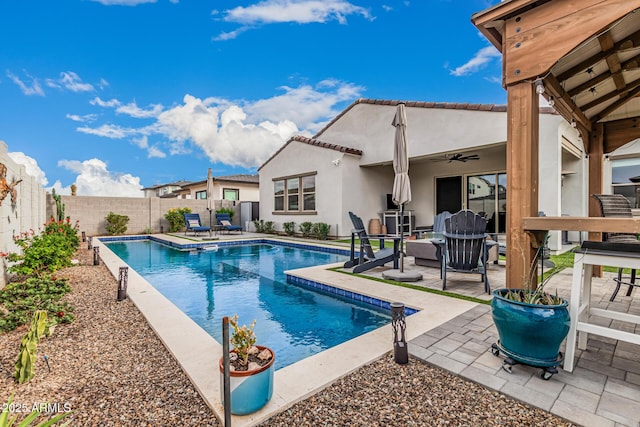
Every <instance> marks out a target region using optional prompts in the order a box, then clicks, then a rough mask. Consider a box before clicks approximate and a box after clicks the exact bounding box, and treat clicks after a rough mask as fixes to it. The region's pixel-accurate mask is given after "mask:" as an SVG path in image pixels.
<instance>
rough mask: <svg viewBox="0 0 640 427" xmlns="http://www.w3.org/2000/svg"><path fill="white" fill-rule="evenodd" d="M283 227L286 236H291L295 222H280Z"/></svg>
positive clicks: (294, 232) (294, 231)
mask: <svg viewBox="0 0 640 427" xmlns="http://www.w3.org/2000/svg"><path fill="white" fill-rule="evenodd" d="M282 227H283V228H284V232H285V233H287V236H293V235H294V234H296V223H295V222H293V221H289V222H285V223H284V224H282Z"/></svg>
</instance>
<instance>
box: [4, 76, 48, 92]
mask: <svg viewBox="0 0 640 427" xmlns="http://www.w3.org/2000/svg"><path fill="white" fill-rule="evenodd" d="M25 74H26V73H25ZM26 76H27V78H28V79H29V80H31V85H27V83H25V82H23V81H22V80H21V79H20V78H19V77H18V76H16V75H15V74H13V73H11V72H10V71H7V77H9V78H10V79H11V81H12V82H14V83H15V84H16V85H18V87H19V88H20V90H21V91H22V93H24V94H25V95H28V96H31V95H38V96H44V90H42V86H40V82H39V81H38V79H37V78H35V77H32V76H30V75H29V74H26Z"/></svg>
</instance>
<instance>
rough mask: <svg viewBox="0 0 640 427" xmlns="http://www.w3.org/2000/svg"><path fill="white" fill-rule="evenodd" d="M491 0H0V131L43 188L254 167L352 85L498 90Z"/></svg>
mask: <svg viewBox="0 0 640 427" xmlns="http://www.w3.org/2000/svg"><path fill="white" fill-rule="evenodd" d="M496 3H498V1H497V0H448V1H445V0H413V1H397V0H382V1H377V0H376V1H373V0H263V1H251V0H246V1H231V0H228V1H205V0H155V1H154V0H58V1H29V0H7V1H2V2H0V46H2V47H1V48H0V64H1V65H2V67H1V69H0V140H2V141H4V142H5V143H6V144H7V145H8V147H9V152H10V153H11V156H12V158H13V159H14V160H16V161H17V162H19V163H23V164H25V165H26V166H27V170H28V171H29V172H30V173H31V174H33V175H35V176H37V177H38V179H39V180H40V181H41V182H42V184H43V185H44V186H45V187H46V188H48V189H49V188H52V187H53V188H55V189H56V191H58V192H61V193H63V194H68V193H69V186H70V185H71V184H76V185H77V187H78V194H79V195H110V196H116V195H122V196H140V195H141V193H140V189H141V188H143V187H147V186H151V185H155V184H159V183H166V182H172V181H176V180H181V179H185V180H191V181H196V180H203V179H205V178H206V175H207V168H209V167H211V168H212V169H213V174H214V176H222V175H230V174H237V173H256V171H257V168H258V167H259V166H260V165H261V164H262V163H263V162H264V161H265V160H266V159H267V158H268V157H269V156H270V155H271V154H273V153H274V152H275V151H276V150H277V149H278V148H279V147H280V146H282V144H284V143H285V142H286V141H287V140H288V139H289V138H290V137H291V136H292V135H296V134H298V135H304V136H312V135H313V134H315V133H316V132H317V131H318V130H320V129H321V128H322V127H323V126H324V125H325V124H326V123H327V122H328V121H330V120H331V119H332V118H334V117H335V116H336V115H337V114H338V113H340V112H341V111H342V110H343V109H344V108H346V107H347V106H348V105H349V104H351V103H352V102H354V101H355V100H356V99H358V98H373V99H389V100H410V101H436V102H470V103H489V104H491V103H493V104H504V103H505V102H506V92H505V91H504V90H503V89H502V87H501V86H500V78H501V63H500V55H499V53H498V52H497V50H496V49H495V48H493V47H491V46H490V45H489V43H488V42H487V41H486V39H484V38H483V37H482V36H481V35H480V34H479V32H478V31H477V30H476V28H475V27H474V26H473V25H472V24H471V21H470V18H471V15H472V14H473V13H475V12H478V11H481V10H484V9H486V8H488V7H490V6H492V5H494V4H496Z"/></svg>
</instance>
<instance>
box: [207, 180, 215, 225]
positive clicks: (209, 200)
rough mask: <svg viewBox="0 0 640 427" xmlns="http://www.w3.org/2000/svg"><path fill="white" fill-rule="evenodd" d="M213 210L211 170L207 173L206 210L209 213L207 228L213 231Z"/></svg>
mask: <svg viewBox="0 0 640 427" xmlns="http://www.w3.org/2000/svg"><path fill="white" fill-rule="evenodd" d="M214 209H215V206H214V203H213V174H212V172H211V168H209V170H208V171H207V210H208V211H209V227H210V228H211V230H213V222H212V214H213V210H214Z"/></svg>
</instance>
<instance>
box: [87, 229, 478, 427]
mask: <svg viewBox="0 0 640 427" xmlns="http://www.w3.org/2000/svg"><path fill="white" fill-rule="evenodd" d="M155 237H161V238H162V239H164V240H166V241H170V242H173V243H178V244H185V243H188V241H185V239H184V238H181V237H178V236H171V235H163V236H158V235H156V236H155ZM225 237H226V236H225ZM252 238H258V239H264V235H250V234H249V233H246V234H244V235H232V236H229V239H233V240H236V239H237V240H246V239H252ZM229 239H225V240H229ZM265 240H274V241H277V240H280V239H265ZM314 245H316V244H315V243H314ZM94 246H99V247H100V256H101V258H102V260H103V262H104V263H105V265H106V267H107V268H108V269H109V271H110V272H111V273H112V274H113V275H114V277H116V279H117V278H118V273H119V268H120V267H123V266H127V265H126V263H124V261H122V260H121V259H120V258H119V257H117V256H116V255H115V254H114V253H113V252H111V250H109V249H108V248H107V247H106V246H105V245H104V244H103V243H102V242H100V241H99V239H95V240H94ZM317 246H325V245H322V244H318V245H317ZM326 247H331V248H334V249H335V247H336V246H335V245H326ZM340 265H341V264H334V265H333V266H340ZM328 267H330V266H327V265H324V266H319V267H309V268H303V269H298V270H295V271H290V272H289V274H292V275H295V276H297V277H300V278H303V279H307V280H311V281H314V282H319V283H324V284H327V285H331V286H334V287H337V288H340V289H344V290H346V291H351V292H355V293H359V294H362V295H366V296H370V297H373V298H377V299H380V300H384V301H389V302H393V301H399V302H404V303H405V305H407V306H408V307H411V308H415V309H418V310H421V311H419V312H418V313H415V314H413V315H411V316H408V317H407V340H412V339H414V338H417V337H419V336H421V335H422V334H424V333H425V332H427V331H429V330H432V329H434V328H436V327H438V326H440V325H442V324H445V323H446V322H449V321H450V320H452V319H454V318H455V317H457V316H459V315H461V314H463V313H465V312H467V311H469V310H471V309H472V308H474V307H475V306H477V304H476V303H473V302H469V301H464V300H460V299H454V298H449V297H445V296H440V295H435V294H431V293H426V292H420V291H416V290H413V289H408V288H401V287H395V286H389V285H387V284H385V283H380V282H375V281H372V280H368V279H364V278H360V277H356V276H351V275H346V274H343V273H340V272H335V271H331V270H328V269H327V268H328ZM127 294H128V296H129V298H130V299H131V301H132V302H133V303H134V304H135V305H136V306H137V307H138V309H139V310H140V312H141V313H142V314H143V315H144V317H145V318H146V319H147V322H148V323H149V325H150V326H151V327H152V329H153V330H154V331H155V332H156V334H157V335H158V337H159V338H160V339H161V341H162V342H163V343H164V345H165V346H166V347H167V349H168V350H169V351H170V352H171V354H172V355H173V356H174V358H175V359H176V360H177V361H178V363H179V364H180V366H181V367H182V369H183V370H184V372H185V373H186V374H187V375H188V377H189V378H190V380H191V381H192V382H193V384H194V385H195V387H196V388H197V390H198V391H199V393H200V395H201V396H202V397H203V398H204V400H205V402H207V404H208V405H209V407H211V409H212V410H213V411H214V413H215V414H216V416H217V417H218V418H219V419H221V420H223V419H224V414H223V408H222V404H221V401H220V377H219V370H218V360H219V359H220V357H222V346H221V345H220V344H219V343H217V342H216V341H215V340H214V339H213V338H212V337H211V336H210V335H209V334H208V333H207V332H205V331H204V330H203V329H202V328H201V327H200V326H198V325H197V324H196V323H195V322H194V321H193V320H191V319H190V318H189V317H188V316H187V315H186V314H184V313H183V312H182V311H181V310H179V309H178V308H177V307H176V306H175V305H174V304H173V303H171V302H170V301H169V300H168V299H166V298H165V297H164V296H163V295H162V294H160V292H158V291H157V290H155V288H153V287H152V286H151V285H150V284H149V283H148V282H147V281H146V280H145V279H144V278H142V277H141V276H140V275H139V274H138V273H137V272H135V271H134V270H133V269H131V268H129V275H128V289H127ZM434 307H437V308H438V309H437V310H434V309H433V308H434ZM259 343H260V342H259ZM260 344H263V345H264V344H265V343H260ZM392 344H393V343H392V330H391V325H387V326H384V327H382V328H378V329H376V330H374V331H372V332H369V333H367V334H365V335H362V336H360V337H358V338H354V339H352V340H349V341H347V342H345V343H343V344H340V345H338V346H335V347H333V348H330V349H328V350H325V351H323V352H321V353H318V354H316V355H314V356H311V357H308V358H306V359H304V360H301V361H299V362H297V363H295V364H292V365H290V366H287V367H285V368H282V369H280V370H278V371H276V373H275V379H274V382H275V383H274V395H273V398H272V399H271V400H270V401H269V403H268V404H267V405H266V406H265V407H264V408H263V409H262V410H260V411H258V412H255V413H253V414H251V415H246V416H233V417H232V423H233V425H234V426H250V425H255V424H258V423H260V422H262V421H264V420H266V419H268V418H269V417H271V416H272V415H274V414H275V413H277V412H280V411H283V410H285V409H286V408H288V407H290V406H291V405H293V404H294V403H296V402H298V401H300V400H303V399H305V398H306V397H308V396H310V395H312V394H314V393H316V392H317V391H319V390H321V389H323V388H324V387H326V386H328V385H330V384H331V383H332V382H334V381H335V380H337V379H338V378H341V377H343V376H345V375H347V374H348V373H350V372H352V371H354V370H356V369H357V368H359V367H360V366H362V365H365V364H367V363H369V362H371V361H373V360H376V359H378V358H380V357H382V356H383V355H384V354H386V353H387V352H389V351H391V350H392V349H393V345H392ZM276 357H277V355H276Z"/></svg>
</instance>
